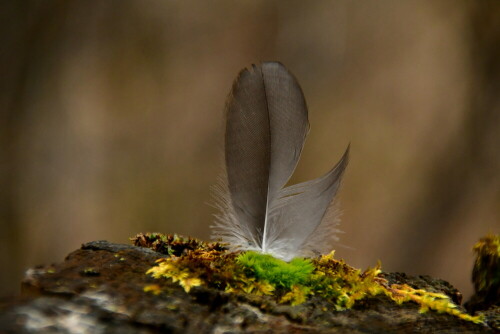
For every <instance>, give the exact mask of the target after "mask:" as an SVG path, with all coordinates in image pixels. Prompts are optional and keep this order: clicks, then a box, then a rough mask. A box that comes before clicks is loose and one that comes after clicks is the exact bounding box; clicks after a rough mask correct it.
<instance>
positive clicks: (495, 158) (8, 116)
mask: <svg viewBox="0 0 500 334" xmlns="http://www.w3.org/2000/svg"><path fill="white" fill-rule="evenodd" d="M0 6H1V7H0V38H1V39H0V50H1V52H0V71H1V73H0V115H1V119H0V149H1V151H0V154H1V155H0V159H1V160H0V268H1V269H0V295H12V294H17V293H18V292H19V280H20V279H21V278H22V275H23V272H24V270H25V269H26V268H28V267H30V266H34V265H37V264H49V263H51V262H58V261H62V260H63V259H64V257H65V256H66V255H67V254H68V253H69V252H70V251H72V250H75V249H76V248H78V247H79V246H80V244H81V243H83V242H87V241H91V240H99V239H107V240H110V241H113V242H120V243H127V242H129V241H128V238H129V237H131V236H133V235H135V234H136V233H138V232H148V231H150V232H153V231H158V232H165V233H179V234H184V235H191V236H195V237H199V238H203V239H208V238H209V236H210V228H209V226H210V224H211V222H212V214H213V213H214V209H213V208H212V207H210V206H209V205H208V204H207V203H210V201H211V199H210V186H211V185H212V184H214V183H215V182H216V178H217V175H218V174H219V173H220V171H221V168H222V151H223V149H222V144H223V129H224V124H223V107H224V103H225V98H226V96H227V94H228V92H229V90H230V87H231V84H232V81H233V80H234V78H235V77H236V75H237V73H238V72H239V70H240V69H242V68H243V67H246V66H249V65H250V64H252V63H256V62H260V61H265V60H279V61H281V62H282V63H284V64H285V65H286V66H287V67H288V68H289V69H290V70H291V71H292V72H293V73H294V74H295V76H296V77H297V78H298V80H299V82H300V83H301V85H302V87H303V90H304V93H305V96H306V99H307V101H308V105H309V115H310V123H311V132H310V134H309V137H308V140H307V142H306V146H305V148H304V152H303V156H302V159H301V162H300V164H299V167H298V170H297V172H296V175H295V176H294V177H293V179H292V182H299V181H304V180H309V179H312V178H315V177H318V176H320V175H322V174H323V173H325V172H326V171H328V170H329V169H330V168H331V166H332V165H333V164H334V163H336V162H337V160H338V159H339V158H340V156H341V154H342V153H343V151H344V150H345V148H346V146H347V145H348V143H351V161H350V165H349V167H348V171H347V174H346V176H345V180H344V184H343V187H342V190H341V193H340V195H339V196H340V200H341V205H342V209H343V217H342V225H341V229H342V230H343V231H345V234H342V236H341V243H342V245H345V246H348V247H343V246H341V245H333V246H332V247H335V248H336V249H337V255H338V257H340V258H344V259H345V260H346V261H347V262H348V263H349V264H351V265H353V266H356V267H360V268H366V267H368V266H373V265H374V264H375V263H376V261H377V260H378V259H380V260H381V261H382V264H383V268H384V269H385V270H387V271H404V272H407V273H409V274H429V275H433V276H437V277H440V278H443V279H446V280H448V281H450V282H451V283H452V284H453V285H455V286H456V287H458V288H459V289H460V290H461V291H462V292H463V293H464V295H465V297H467V296H469V295H470V294H471V293H472V285H471V283H470V271H471V268H472V263H473V254H472V252H471V247H472V245H473V244H474V242H475V241H476V240H477V239H478V238H480V237H481V236H483V235H485V234H487V233H488V232H493V233H498V232H499V228H500V152H499V148H500V135H499V133H500V118H499V116H500V24H499V22H500V3H499V2H498V1H457V0H440V1H436V0H429V1H399V0H394V1H382V0H372V1H298V0H297V1H292V0H290V1H270V0H261V1H189V0H183V1H167V0H147V1H144V0H136V1H131V0H120V1H98V2H96V1H86V0H74V1H54V0H37V1H33V0H25V1H2V2H1V5H0Z"/></svg>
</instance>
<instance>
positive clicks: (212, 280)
mask: <svg viewBox="0 0 500 334" xmlns="http://www.w3.org/2000/svg"><path fill="white" fill-rule="evenodd" d="M133 240H134V242H135V244H136V245H140V246H143V247H150V248H152V249H155V250H157V251H158V250H160V251H163V253H164V254H166V255H167V256H168V257H166V258H165V259H160V260H158V261H157V262H158V263H157V265H156V266H154V267H152V268H151V269H149V270H148V271H147V274H149V275H151V276H153V277H154V278H156V279H168V280H171V281H172V282H176V283H178V284H179V285H181V286H182V287H183V288H184V290H185V291H186V292H190V291H191V289H192V288H194V287H197V286H206V287H209V288H214V289H218V290H221V291H226V292H230V293H239V294H242V293H243V294H250V295H257V296H262V295H268V296H270V297H271V298H273V299H274V300H275V301H276V302H278V303H290V304H291V305H298V304H301V303H304V302H306V301H307V300H309V299H310V298H311V297H312V296H319V297H322V298H324V299H326V300H328V301H330V302H331V303H332V305H333V308H334V309H335V310H345V309H349V308H351V307H353V306H354V305H355V304H356V302H357V301H359V300H362V299H366V298H370V297H374V296H377V295H385V296H387V297H389V298H390V299H391V300H392V301H393V302H395V303H397V304H402V303H406V302H413V303H417V304H418V305H419V306H420V312H427V311H428V310H433V311H437V312H440V313H443V312H444V313H448V314H451V315H454V316H456V317H459V318H461V319H464V320H467V321H472V322H475V323H480V322H483V318H482V317H481V316H471V315H469V314H466V313H463V312H461V311H460V310H459V309H458V308H457V305H455V304H454V303H453V302H452V301H451V299H450V298H449V297H448V296H446V295H444V294H440V293H433V292H429V291H425V290H421V289H413V288H412V287H410V286H408V285H398V284H389V283H388V281H387V280H385V279H384V278H383V277H381V276H380V274H381V272H382V271H381V265H380V263H378V264H377V265H376V266H375V267H374V268H370V269H368V270H366V271H364V272H361V271H360V270H358V269H355V268H352V267H351V266H349V265H347V264H346V263H344V262H343V261H341V260H336V259H334V253H333V252H332V253H330V254H328V255H322V256H320V257H317V258H314V259H301V258H296V259H293V260H292V261H290V262H289V263H287V262H284V261H282V260H279V259H276V258H274V257H272V256H271V255H268V254H260V253H256V252H245V253H238V252H229V251H228V250H227V249H226V248H225V247H224V245H222V244H220V243H204V242H201V241H199V240H196V239H192V238H182V237H179V236H165V235H160V234H146V235H143V234H140V235H138V236H136V237H135V238H133ZM145 291H146V292H150V293H154V294H161V287H160V286H159V285H158V284H153V285H149V286H146V287H145Z"/></svg>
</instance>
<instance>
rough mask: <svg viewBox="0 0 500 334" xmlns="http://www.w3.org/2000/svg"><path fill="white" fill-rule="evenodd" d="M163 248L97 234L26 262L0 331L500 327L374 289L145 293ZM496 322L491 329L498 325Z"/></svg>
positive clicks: (421, 283) (439, 286) (492, 315)
mask: <svg viewBox="0 0 500 334" xmlns="http://www.w3.org/2000/svg"><path fill="white" fill-rule="evenodd" d="M161 257H165V255H163V254H160V253H157V252H154V251H152V250H150V249H148V248H142V247H136V246H129V245H120V244H113V243H109V242H106V241H95V242H90V243H87V244H84V245H82V247H81V249H78V250H76V251H74V252H73V253H71V254H69V255H68V256H67V257H66V259H65V260H64V262H62V263H58V264H54V265H50V266H44V267H36V268H31V269H29V270H28V271H27V273H26V276H25V279H24V280H23V282H22V297H21V298H19V299H17V300H9V301H3V302H0V333H33V332H36V333H120V334H121V333H159V332H161V333H163V332H164V333H243V332H244V333H430V332H433V333H457V332H461V333H488V332H492V333H493V332H495V331H498V330H499V329H500V327H499V323H500V322H499V319H500V309H499V308H498V307H496V308H491V309H489V310H486V311H485V314H486V315H487V322H488V325H476V324H473V323H470V322H466V321H463V320H460V319H458V318H456V317H453V316H450V315H447V314H438V313H436V312H432V311H429V312H426V313H424V314H420V313H419V312H418V307H417V305H415V304H412V303H405V304H403V305H401V306H398V305H396V304H395V303H394V302H392V301H391V300H389V299H388V298H386V297H385V296H380V297H376V298H372V299H367V300H362V301H360V302H359V303H357V304H356V305H355V306H354V307H353V308H352V309H350V310H347V311H342V312H336V311H332V309H333V307H332V305H330V304H329V302H328V301H325V300H323V299H321V298H319V297H315V298H312V299H310V300H309V301H307V302H306V303H304V304H302V305H299V306H290V305H282V304H276V303H275V302H274V301H272V300H271V299H269V298H266V297H256V296H252V295H240V294H228V293H224V292H221V291H217V290H213V289H207V288H203V287H195V288H193V289H192V290H191V292H190V293H189V294H188V293H186V292H184V290H183V289H182V288H181V287H180V286H179V285H177V284H176V283H165V285H166V287H165V291H166V293H163V294H160V295H154V294H152V293H146V292H144V290H143V289H144V287H145V286H146V285H148V284H152V283H157V281H156V280H154V279H153V278H151V277H149V276H148V275H146V274H145V272H146V271H147V270H148V269H149V268H150V267H151V266H153V265H154V263H155V260H156V259H158V258H161ZM384 275H385V277H386V279H388V280H389V281H391V282H400V283H406V284H409V285H410V286H412V287H415V288H425V289H428V290H430V291H436V292H443V293H445V294H447V295H449V296H450V297H451V298H453V300H454V301H455V302H457V303H460V299H461V295H460V293H459V291H457V290H456V289H455V288H453V287H452V286H451V285H450V284H449V283H447V282H445V281H442V280H439V279H434V278H431V277H428V276H418V277H410V276H407V275H405V274H401V273H390V274H384ZM495 328H496V329H495Z"/></svg>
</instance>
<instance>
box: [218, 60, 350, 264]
mask: <svg viewBox="0 0 500 334" xmlns="http://www.w3.org/2000/svg"><path fill="white" fill-rule="evenodd" d="M308 131H309V121H308V114H307V106H306V102H305V98H304V94H303V93H302V89H301V88H300V86H299V84H298V82H297V80H296V79H295V77H294V76H293V75H292V74H291V73H290V72H288V70H287V69H286V68H285V67H284V66H283V65H282V64H280V63H277V62H268V63H262V64H261V65H259V66H256V65H253V66H252V68H250V69H244V70H242V71H241V72H240V74H239V76H238V77H237V79H236V80H235V82H234V84H233V87H232V90H231V93H230V95H229V97H228V99H227V103H226V135H225V164H226V174H227V175H226V177H225V178H222V180H221V182H220V183H219V185H218V186H217V187H216V189H215V193H216V196H217V198H218V200H217V206H218V208H219V209H220V211H221V213H220V214H218V215H216V222H215V223H214V226H213V229H214V237H215V238H219V239H222V240H223V241H226V242H228V243H229V244H231V245H232V246H233V247H234V248H239V249H244V250H245V249H248V250H250V249H252V250H258V251H261V252H264V253H269V254H272V255H274V256H275V257H278V258H281V259H284V260H287V261H288V260H290V259H292V258H293V257H295V256H298V255H303V254H306V253H307V252H308V251H309V252H310V251H318V250H319V249H324V248H325V247H324V246H322V245H319V244H317V243H316V244H312V243H311V242H310V241H311V240H316V239H318V238H317V237H316V236H315V233H316V232H317V231H319V228H320V226H323V227H324V226H326V225H329V226H330V225H331V224H328V222H327V219H326V217H327V216H328V215H327V212H329V211H331V210H332V208H331V207H332V203H333V198H334V196H335V194H336V193H337V190H338V188H339V186H340V182H341V179H342V175H343V173H344V170H345V168H346V166H347V161H348V151H349V148H348V149H347V151H346V153H345V154H344V156H343V157H342V159H341V160H340V162H339V163H337V165H336V166H335V167H334V168H333V169H332V170H331V171H329V172H328V173H327V174H325V175H324V176H322V177H320V178H318V179H315V180H312V181H308V182H304V183H300V184H296V185H293V186H290V187H286V188H285V187H284V186H285V184H286V183H287V182H288V180H289V179H290V177H291V175H292V174H293V172H294V170H295V168H296V166H297V163H298V161H299V158H300V154H301V152H302V148H303V146H304V142H305V138H306V135H307V132H308ZM330 232H331V233H327V234H328V235H331V234H332V233H335V232H336V229H331V230H330ZM323 234H324V233H323ZM320 239H321V240H326V239H325V238H320ZM320 239H318V240H320Z"/></svg>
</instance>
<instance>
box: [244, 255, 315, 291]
mask: <svg viewBox="0 0 500 334" xmlns="http://www.w3.org/2000/svg"><path fill="white" fill-rule="evenodd" d="M236 261H237V263H238V264H239V265H241V266H243V267H244V268H246V269H248V272H247V275H251V276H255V278H257V280H259V281H267V282H269V283H271V284H272V285H273V286H275V287H281V288H285V289H291V288H292V286H294V285H304V284H307V283H309V281H310V280H311V274H312V272H313V270H314V266H313V264H312V262H311V261H310V260H307V259H301V258H295V259H293V260H292V261H290V262H285V261H283V260H280V259H277V258H275V257H273V256H271V255H269V254H262V253H257V252H245V253H242V254H240V255H239V256H238V257H237V258H236Z"/></svg>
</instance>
